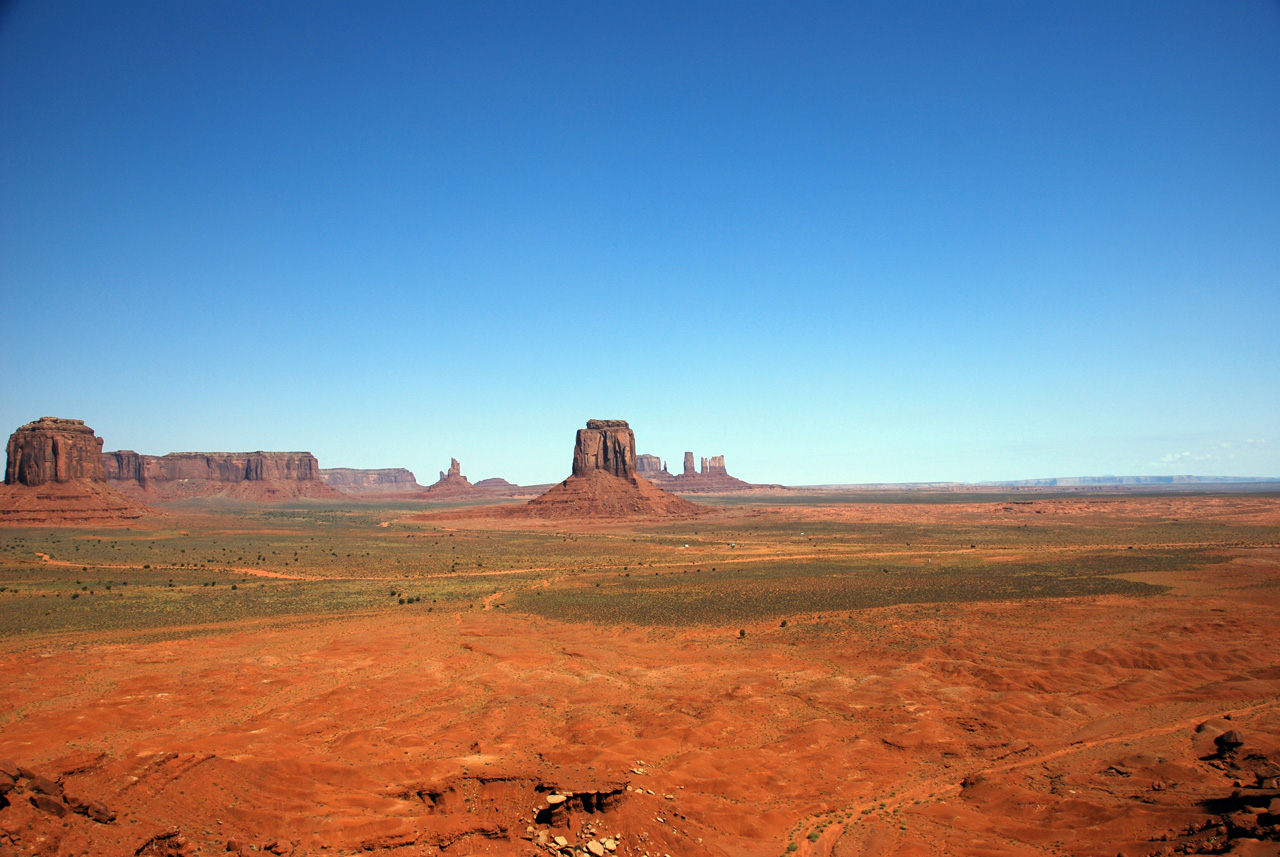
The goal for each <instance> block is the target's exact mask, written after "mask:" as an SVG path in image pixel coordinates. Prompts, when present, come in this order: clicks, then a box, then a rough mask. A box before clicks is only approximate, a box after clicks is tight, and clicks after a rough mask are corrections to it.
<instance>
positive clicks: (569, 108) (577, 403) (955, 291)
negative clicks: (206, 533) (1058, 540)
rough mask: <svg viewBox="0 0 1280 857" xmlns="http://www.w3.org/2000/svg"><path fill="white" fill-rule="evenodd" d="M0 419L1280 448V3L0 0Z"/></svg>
mask: <svg viewBox="0 0 1280 857" xmlns="http://www.w3.org/2000/svg"><path fill="white" fill-rule="evenodd" d="M0 318H2V319H3V333H2V334H0V368H2V370H3V371H2V375H0V432H4V433H7V432H9V431H12V430H13V429H14V428H16V427H17V426H19V425H21V424H22V423H25V422H28V421H30V420H32V419H35V418H37V417H40V416H43V415H50V416H61V417H74V418H79V419H83V420H85V421H86V422H87V423H88V424H89V425H90V426H92V427H93V428H94V429H95V430H96V431H97V433H98V434H99V435H100V436H102V437H103V438H105V441H106V448H107V449H121V448H124V449H135V450H137V451H139V452H144V453H152V454H163V453H166V452H172V451H183V450H201V451H203V450H255V449H267V450H296V449H305V450H310V451H312V452H313V453H315V454H316V456H317V457H318V458H319V459H320V463H321V466H324V467H338V466H350V467H409V468H410V469H412V470H414V472H415V473H416V474H417V475H418V477H419V481H422V482H424V483H425V482H430V481H434V479H435V476H436V471H437V470H441V469H444V468H446V467H447V465H448V462H449V458H450V457H457V458H458V459H460V460H461V461H462V464H463V473H464V474H466V475H468V476H469V477H471V478H472V479H473V480H475V479H481V478H485V477H489V476H502V477H505V478H507V479H510V480H512V481H514V482H520V483H526V484H528V483H534V482H548V481H553V480H558V479H562V478H564V477H565V476H566V475H568V472H569V466H570V462H571V453H572V443H573V434H574V431H575V430H576V429H577V428H579V427H580V426H582V425H583V424H584V423H585V421H586V420H587V419H589V418H610V419H627V420H629V421H630V422H631V425H632V427H633V428H634V429H635V430H636V435H637V440H638V445H639V449H640V451H641V452H649V453H654V454H658V455H661V456H663V457H664V458H666V459H667V460H668V462H669V465H670V466H671V467H672V468H678V467H679V464H680V460H681V456H682V454H683V452H684V451H685V450H687V449H688V450H693V451H694V453H695V455H697V456H703V455H713V454H724V455H725V456H727V459H728V466H729V471H730V472H731V473H733V474H735V475H737V476H740V477H742V478H745V479H748V480H752V481H761V482H784V483H788V484H806V483H833V482H879V481H892V482H899V481H930V480H961V481H977V480H991V479H1020V478H1032V477H1045V476H1079V475H1103V474H1113V475H1117V474H1126V475H1127V474H1175V473H1176V474H1184V473H1192V474H1200V475H1234V476H1280V335H1278V333H1280V3H1276V2H1264V0H1254V2H1250V0H1239V2H1228V3H1219V2H1208V0H1206V2H1198V3H1183V2H1169V0H1158V2H1156V0H1153V2H1137V0H1134V2H1120V3H1117V2H1114V1H1113V0H1107V2H1096V3H1095V2H1085V0H1072V2H1027V0H1010V1H1009V2H996V0H982V1H981V2H979V0H972V2H968V1H967V0H957V1H956V2H946V3H943V2H936V3H935V2H926V3H915V2H892V3H886V2H868V3H856V2H836V3H829V4H827V3H818V4H813V3H789V2H788V3H784V2H776V3H754V2H743V0H733V2H688V0H681V2H674V3H659V2H647V0H646V2H636V3H629V2H617V3H615V2H586V0H583V2H572V3H561V2H513V3H488V2H457V3H447V2H429V3H419V2H402V3H400V2H397V3H392V2H354V0H352V2H340V3H335V2H314V0H308V2H301V1H300V0H298V1H297V2H258V0H253V2H238V0H217V2H169V0H154V2H145V3H139V2H132V0H110V2H93V0H76V2H56V0H39V2H34V1H33V0H28V1H27V2H22V0H18V2H16V3H11V4H8V5H6V6H4V7H2V10H0Z"/></svg>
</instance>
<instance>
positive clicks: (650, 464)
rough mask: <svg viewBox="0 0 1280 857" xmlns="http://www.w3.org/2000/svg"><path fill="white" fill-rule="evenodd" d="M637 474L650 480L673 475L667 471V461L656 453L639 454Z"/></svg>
mask: <svg viewBox="0 0 1280 857" xmlns="http://www.w3.org/2000/svg"><path fill="white" fill-rule="evenodd" d="M636 475H637V476H643V477H644V478H645V479H648V480H649V481H650V482H653V481H655V480H658V479H663V478H668V479H669V478H670V477H671V474H670V473H667V464H666V462H664V461H663V460H662V459H661V458H659V457H658V456H656V455H637V456H636Z"/></svg>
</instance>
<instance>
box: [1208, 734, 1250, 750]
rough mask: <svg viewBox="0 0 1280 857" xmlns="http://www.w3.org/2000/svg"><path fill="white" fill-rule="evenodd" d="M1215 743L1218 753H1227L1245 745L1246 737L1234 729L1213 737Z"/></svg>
mask: <svg viewBox="0 0 1280 857" xmlns="http://www.w3.org/2000/svg"><path fill="white" fill-rule="evenodd" d="M1213 744H1214V746H1215V747H1217V748H1218V755H1226V754H1227V753H1233V752H1235V751H1236V750H1238V749H1240V748H1241V747H1243V746H1244V738H1242V737H1240V733H1239V732H1237V731H1236V730H1234V729H1232V730H1230V731H1228V732H1223V733H1222V734H1221V735H1219V736H1218V737H1217V738H1214V739H1213Z"/></svg>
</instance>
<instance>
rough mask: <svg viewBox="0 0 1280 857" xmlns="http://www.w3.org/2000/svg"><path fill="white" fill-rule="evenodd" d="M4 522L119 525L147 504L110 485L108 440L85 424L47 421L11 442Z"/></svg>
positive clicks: (2, 501) (1, 499) (2, 496)
mask: <svg viewBox="0 0 1280 857" xmlns="http://www.w3.org/2000/svg"><path fill="white" fill-rule="evenodd" d="M4 483H5V484H4V487H3V490H0V522H2V523H15V524H72V525H79V524H116V523H123V522H126V521H132V520H136V519H137V518H140V517H142V516H143V515H144V514H146V513H147V512H149V511H150V510H149V509H147V507H146V506H144V505H142V504H140V503H138V502H136V501H134V500H131V499H129V498H128V497H125V496H123V495H122V494H120V493H119V492H118V491H116V490H114V489H113V488H111V487H109V486H108V485H107V481H106V471H105V469H104V467H103V458H102V439H101V438H99V437H98V436H97V435H95V434H94V433H93V429H91V428H89V427H88V426H86V425H85V424H84V421H83V420H64V419H59V418H57V417H41V418H40V419H38V420H36V421H35V422H33V423H27V424H26V425H24V426H22V427H21V428H19V429H18V430H17V431H15V432H14V433H13V434H12V435H11V436H10V438H9V446H8V460H7V462H6V463H5V476H4Z"/></svg>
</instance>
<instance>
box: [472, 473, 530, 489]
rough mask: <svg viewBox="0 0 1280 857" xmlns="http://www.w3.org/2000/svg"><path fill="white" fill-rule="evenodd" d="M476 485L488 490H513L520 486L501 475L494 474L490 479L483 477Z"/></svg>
mask: <svg viewBox="0 0 1280 857" xmlns="http://www.w3.org/2000/svg"><path fill="white" fill-rule="evenodd" d="M476 487H477V488H480V489H483V490H486V491H511V490H513V489H516V488H519V487H520V486H519V485H516V484H515V483H514V482H508V481H507V480H505V479H503V478H501V477H498V476H493V477H491V478H489V479H481V480H480V481H479V482H477V483H476Z"/></svg>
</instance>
